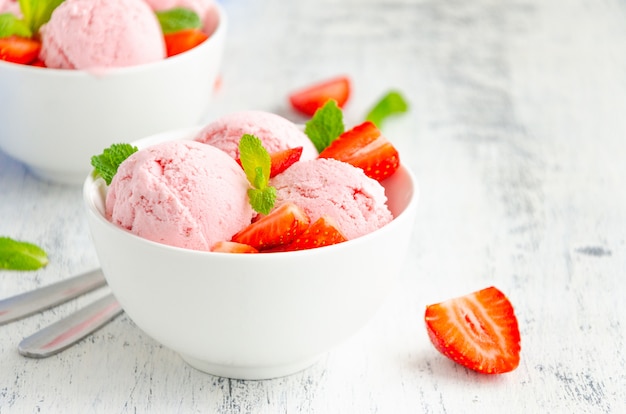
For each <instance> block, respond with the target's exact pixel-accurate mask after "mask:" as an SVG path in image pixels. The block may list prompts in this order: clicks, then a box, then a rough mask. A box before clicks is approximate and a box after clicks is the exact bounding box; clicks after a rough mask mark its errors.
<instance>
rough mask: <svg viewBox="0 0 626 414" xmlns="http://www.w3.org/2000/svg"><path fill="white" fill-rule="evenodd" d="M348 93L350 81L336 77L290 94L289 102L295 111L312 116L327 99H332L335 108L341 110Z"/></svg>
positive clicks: (344, 77) (348, 95) (342, 77)
mask: <svg viewBox="0 0 626 414" xmlns="http://www.w3.org/2000/svg"><path fill="white" fill-rule="evenodd" d="M350 92H351V88H350V79H348V77H347V76H337V77H334V78H332V79H328V80H324V81H322V82H318V83H315V84H313V85H310V86H307V87H305V88H302V89H299V90H297V91H295V92H293V93H291V94H290V95H289V102H291V106H292V107H293V109H295V110H296V111H298V112H300V113H302V114H304V115H308V116H313V115H314V114H315V111H317V110H318V109H319V108H321V107H322V106H324V104H325V103H326V101H328V100H329V99H334V100H335V101H336V102H337V106H339V107H340V108H343V106H344V105H345V104H346V102H347V101H348V98H349V97H350Z"/></svg>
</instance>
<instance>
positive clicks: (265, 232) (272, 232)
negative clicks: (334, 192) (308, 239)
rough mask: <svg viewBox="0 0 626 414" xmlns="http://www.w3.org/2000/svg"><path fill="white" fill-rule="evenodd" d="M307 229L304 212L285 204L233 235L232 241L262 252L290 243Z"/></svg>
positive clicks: (307, 220) (306, 219) (307, 221)
mask: <svg viewBox="0 0 626 414" xmlns="http://www.w3.org/2000/svg"><path fill="white" fill-rule="evenodd" d="M307 227H309V217H308V216H307V214H306V213H305V212H304V210H303V209H301V208H300V207H298V206H296V205H295V204H293V203H286V204H283V205H282V206H280V207H278V208H276V209H274V210H273V211H272V212H270V213H269V214H268V215H266V216H263V217H261V218H260V219H259V220H257V221H255V222H254V223H252V224H250V225H249V226H248V227H246V228H245V229H243V230H241V231H240V232H239V233H237V234H235V235H234V236H233V238H232V241H234V242H237V243H244V244H248V245H250V246H252V247H254V248H256V249H258V250H264V249H269V248H272V247H275V246H280V245H282V244H287V243H291V242H292V241H293V240H294V239H295V238H296V237H298V235H300V234H301V233H302V232H304V231H305V230H306V229H307Z"/></svg>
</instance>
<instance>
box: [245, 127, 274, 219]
mask: <svg viewBox="0 0 626 414" xmlns="http://www.w3.org/2000/svg"><path fill="white" fill-rule="evenodd" d="M239 161H240V162H241V166H242V167H243V171H244V172H245V173H246V177H247V178H248V181H249V182H250V184H251V185H252V187H253V188H250V189H248V198H249V199H250V205H251V206H252V208H253V209H254V211H256V212H257V213H261V214H268V213H269V212H270V211H271V210H272V208H273V207H274V202H275V201H276V189H275V188H274V187H272V186H269V185H268V184H269V180H270V169H271V167H272V160H271V158H270V154H269V153H268V152H267V150H266V149H265V148H264V147H263V144H262V143H261V140H260V139H259V138H257V137H255V136H254V135H250V134H244V135H243V136H242V137H241V140H240V141H239Z"/></svg>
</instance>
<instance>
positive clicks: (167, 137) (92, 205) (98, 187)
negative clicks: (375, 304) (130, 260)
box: [82, 126, 420, 261]
mask: <svg viewBox="0 0 626 414" xmlns="http://www.w3.org/2000/svg"><path fill="white" fill-rule="evenodd" d="M202 128H203V126H193V127H188V128H182V129H175V130H170V131H164V132H160V133H158V134H154V135H151V136H148V137H145V138H142V139H139V140H136V141H134V142H131V145H134V146H136V147H138V148H139V149H142V148H146V147H148V146H150V145H155V144H158V143H161V142H166V141H173V140H189V139H191V138H192V137H193V136H195V134H196V133H197V132H198V131H200V130H201V129H202ZM398 173H401V174H402V173H404V174H406V176H407V178H408V182H409V183H410V184H411V190H412V193H411V196H410V197H409V200H408V202H407V204H406V206H405V207H404V209H403V210H402V211H401V212H400V214H398V215H394V217H393V219H392V220H391V221H390V222H389V223H387V224H385V225H384V226H383V227H381V228H379V229H377V230H374V231H373V232H370V233H368V234H365V235H363V236H360V237H357V238H354V239H351V240H347V241H345V242H343V243H337V244H333V245H330V246H324V247H323V248H318V249H307V250H298V251H288V252H272V253H264V254H233V253H226V252H213V251H206V250H194V249H186V248H183V247H177V246H172V245H168V244H165V243H159V242H155V241H152V240H148V239H146V238H144V237H141V236H138V235H136V234H134V233H132V232H130V231H128V230H126V229H123V228H121V227H119V226H116V225H115V224H113V223H111V222H110V221H109V220H107V219H106V217H105V216H104V214H102V213H101V210H100V209H99V208H98V206H97V205H96V202H95V200H94V197H95V196H96V194H97V193H100V194H103V192H104V191H106V187H107V185H106V183H105V182H104V180H103V179H102V178H101V177H99V176H96V175H95V171H94V170H92V172H91V173H89V174H88V175H87V177H86V179H85V181H84V182H83V188H82V197H83V204H84V205H85V206H86V209H87V213H88V214H89V215H91V216H92V217H94V218H95V219H96V220H98V222H99V223H101V224H102V225H104V226H106V227H107V228H109V229H111V230H112V231H118V232H122V233H123V234H125V236H128V237H130V238H132V239H136V240H137V241H138V242H141V243H147V244H148V245H151V246H153V247H155V248H160V249H165V250H169V251H172V252H178V253H183V252H187V254H194V255H199V257H201V256H204V255H208V256H211V257H218V256H220V257H224V258H228V257H234V258H236V260H257V261H260V260H268V258H271V257H280V256H283V255H286V254H288V255H290V256H291V257H295V256H296V255H310V254H312V253H311V252H313V254H316V253H318V252H319V251H320V250H322V251H324V252H329V253H330V252H332V251H333V250H336V249H343V248H346V247H349V246H355V245H358V244H360V243H367V241H368V240H369V239H370V238H372V237H377V235H379V234H380V232H382V231H391V230H390V229H392V228H393V227H394V226H395V225H397V223H398V222H399V221H403V220H400V219H403V218H404V217H405V216H408V215H410V214H411V213H412V211H413V212H414V211H415V210H416V209H417V204H418V201H419V195H420V192H419V186H418V182H417V178H416V176H415V174H414V173H413V171H412V170H411V169H410V168H409V167H408V166H406V165H404V164H400V166H399V168H398V171H396V173H395V174H398ZM395 174H394V175H395ZM394 175H392V176H391V177H389V178H388V179H393V177H394ZM381 184H382V185H383V186H384V181H383V182H382V183H381ZM386 189H387V188H386V187H385V190H386ZM394 223H395V224H394ZM409 225H413V223H410V224H409ZM260 258H265V259H260Z"/></svg>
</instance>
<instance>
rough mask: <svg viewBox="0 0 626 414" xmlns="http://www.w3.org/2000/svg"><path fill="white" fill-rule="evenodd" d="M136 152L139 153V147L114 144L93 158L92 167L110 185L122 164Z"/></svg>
mask: <svg viewBox="0 0 626 414" xmlns="http://www.w3.org/2000/svg"><path fill="white" fill-rule="evenodd" d="M134 152H137V147H135V146H132V145H130V144H113V145H111V146H110V147H109V148H106V149H105V150H104V151H103V152H102V154H100V155H94V156H93V157H91V165H92V166H93V167H94V168H95V170H96V174H97V175H100V176H101V177H102V178H103V179H104V181H105V182H106V183H107V185H109V184H111V180H113V176H114V175H115V174H116V173H117V169H118V167H119V166H120V164H122V162H124V160H126V158H128V157H130V155H131V154H133V153H134Z"/></svg>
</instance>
